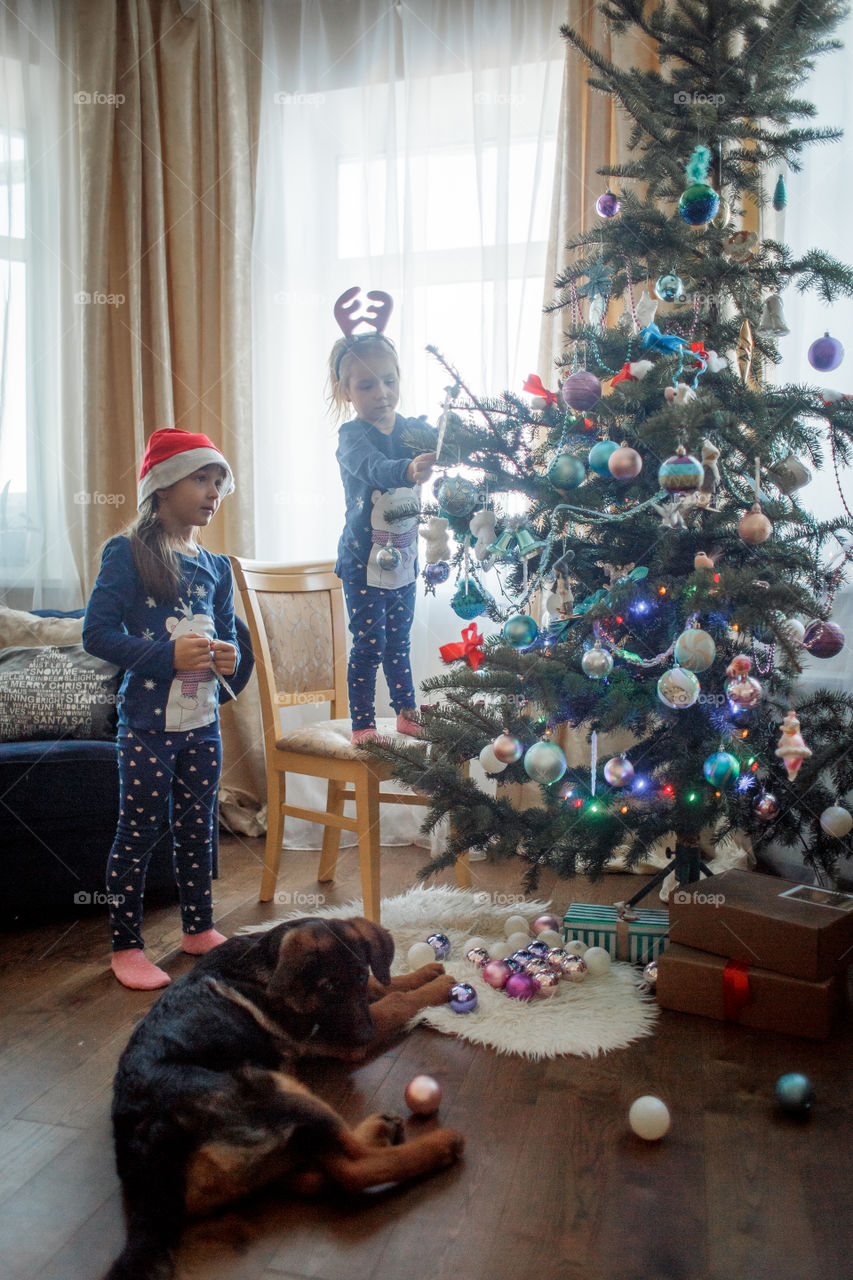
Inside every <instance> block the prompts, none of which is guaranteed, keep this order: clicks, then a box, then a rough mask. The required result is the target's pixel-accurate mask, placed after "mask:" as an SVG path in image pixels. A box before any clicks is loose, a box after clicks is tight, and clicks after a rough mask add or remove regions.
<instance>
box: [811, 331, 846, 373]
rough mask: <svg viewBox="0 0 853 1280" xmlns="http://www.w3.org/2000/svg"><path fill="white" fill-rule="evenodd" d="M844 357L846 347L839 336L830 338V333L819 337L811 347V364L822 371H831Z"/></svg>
mask: <svg viewBox="0 0 853 1280" xmlns="http://www.w3.org/2000/svg"><path fill="white" fill-rule="evenodd" d="M843 359H844V348H843V347H842V345H841V343H840V342H839V341H838V339H837V338H830V336H829V334H828V333H825V334H824V335H823V337H822V338H817V339H816V340H815V341H814V342H813V343H812V345H811V346H810V347H809V364H810V365H811V367H812V368H813V369H818V370H819V371H820V372H821V373H831V372H832V370H833V369H837V368H838V366H839V365H840V364H841V361H842V360H843Z"/></svg>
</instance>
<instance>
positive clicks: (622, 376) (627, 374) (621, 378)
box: [610, 362, 638, 387]
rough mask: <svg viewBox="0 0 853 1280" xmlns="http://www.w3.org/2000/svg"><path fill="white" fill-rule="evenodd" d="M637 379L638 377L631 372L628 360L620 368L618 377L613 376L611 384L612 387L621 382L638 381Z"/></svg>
mask: <svg viewBox="0 0 853 1280" xmlns="http://www.w3.org/2000/svg"><path fill="white" fill-rule="evenodd" d="M637 381H638V379H637V378H635V377H634V375H633V373H632V372H631V365H630V362H626V363H625V364H623V366H622V368H621V369H620V370H619V372H618V373H617V375H616V377H615V378H613V380H612V381H611V383H610V385H611V387H615V386H617V385H618V384H619V383H620V382H637Z"/></svg>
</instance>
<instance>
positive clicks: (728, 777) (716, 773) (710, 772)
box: [702, 751, 740, 787]
mask: <svg viewBox="0 0 853 1280" xmlns="http://www.w3.org/2000/svg"><path fill="white" fill-rule="evenodd" d="M702 772H703V773H704V775H705V779H706V781H707V782H710V784H711V786H712V787H725V786H728V784H729V783H730V782H737V780H738V778H739V777H740V763H739V762H738V760H737V758H736V757H735V756H733V755H732V754H731V752H730V751H714V752H712V754H711V755H709V756H708V757H707V759H706V760H705V763H704V764H703V765H702Z"/></svg>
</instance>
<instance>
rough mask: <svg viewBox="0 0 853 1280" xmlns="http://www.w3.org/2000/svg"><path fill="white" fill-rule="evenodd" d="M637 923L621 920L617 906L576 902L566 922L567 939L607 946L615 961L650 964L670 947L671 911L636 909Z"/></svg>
mask: <svg viewBox="0 0 853 1280" xmlns="http://www.w3.org/2000/svg"><path fill="white" fill-rule="evenodd" d="M632 915H633V916H635V917H636V918H635V919H633V920H620V918H619V912H618V911H617V910H616V908H615V907H600V906H596V905H594V904H593V903H589V902H573V903H572V904H571V906H570V907H569V909H568V911H567V912H566V914H565V917H564V919H563V940H564V941H565V942H571V941H572V939H573V938H580V940H581V941H582V942H585V943H586V945H587V946H588V947H604V949H605V951H609V952H610V955H611V958H612V959H613V960H630V961H631V963H632V964H648V962H649V961H650V960H656V959H657V958H658V956H659V955H660V953H661V952H662V951H663V949H664V947H665V946H666V935H667V930H668V928H669V912H668V911H652V910H648V911H643V910H641V909H640V908H639V907H636V908H635V909H634V910H633V912H632Z"/></svg>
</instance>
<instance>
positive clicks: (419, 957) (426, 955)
mask: <svg viewBox="0 0 853 1280" xmlns="http://www.w3.org/2000/svg"><path fill="white" fill-rule="evenodd" d="M406 959H407V960H408V962H409V966H410V968H412V969H422V968H423V966H424V965H425V964H435V952H434V951H433V949H432V947H431V946H430V945H429V943H428V942H415V943H414V944H413V945H412V946H411V947H409V950H408V951H407V952H406Z"/></svg>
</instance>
